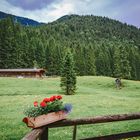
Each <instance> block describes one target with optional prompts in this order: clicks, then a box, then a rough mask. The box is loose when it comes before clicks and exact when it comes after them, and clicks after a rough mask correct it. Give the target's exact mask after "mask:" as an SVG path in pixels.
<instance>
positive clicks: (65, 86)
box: [60, 50, 76, 95]
mask: <svg viewBox="0 0 140 140" xmlns="http://www.w3.org/2000/svg"><path fill="white" fill-rule="evenodd" d="M60 86H61V88H62V90H63V91H64V92H65V94H66V95H72V94H74V93H75V90H76V73H75V70H74V60H73V55H72V53H71V52H70V50H68V51H67V53H66V56H65V57H64V59H63V62H62V67H61V84H60Z"/></svg>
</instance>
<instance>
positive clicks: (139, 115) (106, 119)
mask: <svg viewBox="0 0 140 140" xmlns="http://www.w3.org/2000/svg"><path fill="white" fill-rule="evenodd" d="M135 119H140V113H133V114H119V115H107V116H96V117H90V118H81V119H66V120H63V121H59V122H55V123H52V124H49V125H47V127H49V128H53V127H63V126H73V125H84V124H96V123H106V122H115V121H127V120H135Z"/></svg>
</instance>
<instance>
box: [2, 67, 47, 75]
mask: <svg viewBox="0 0 140 140" xmlns="http://www.w3.org/2000/svg"><path fill="white" fill-rule="evenodd" d="M44 74H45V70H44V69H36V68H35V69H0V77H42V76H43V75H44Z"/></svg>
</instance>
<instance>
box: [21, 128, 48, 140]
mask: <svg viewBox="0 0 140 140" xmlns="http://www.w3.org/2000/svg"><path fill="white" fill-rule="evenodd" d="M45 129H46V128H45V127H42V128H37V129H32V131H31V132H29V133H27V134H26V135H25V137H24V138H22V139H21V140H37V138H39V137H40V136H41V135H42V134H43V132H44V131H45Z"/></svg>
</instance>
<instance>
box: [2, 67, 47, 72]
mask: <svg viewBox="0 0 140 140" xmlns="http://www.w3.org/2000/svg"><path fill="white" fill-rule="evenodd" d="M0 72H45V70H44V69H36V68H34V69H0Z"/></svg>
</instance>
